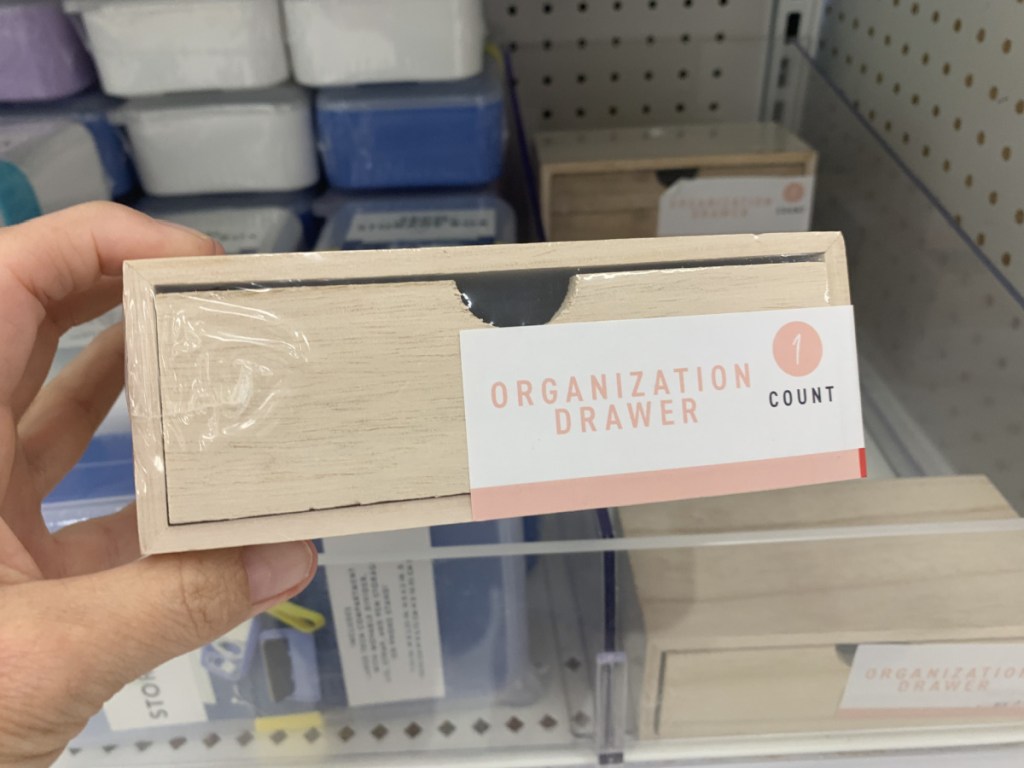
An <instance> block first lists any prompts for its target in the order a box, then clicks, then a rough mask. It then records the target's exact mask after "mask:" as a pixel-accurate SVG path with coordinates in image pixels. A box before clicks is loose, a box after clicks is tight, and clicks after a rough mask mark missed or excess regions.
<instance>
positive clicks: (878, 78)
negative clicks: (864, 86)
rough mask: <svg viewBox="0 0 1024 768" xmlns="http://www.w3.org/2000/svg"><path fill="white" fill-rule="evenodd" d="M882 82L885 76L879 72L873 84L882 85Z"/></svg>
mask: <svg viewBox="0 0 1024 768" xmlns="http://www.w3.org/2000/svg"><path fill="white" fill-rule="evenodd" d="M883 80H885V75H883V74H882V73H881V72H879V73H878V74H877V75H875V82H876V83H878V84H879V85H881V84H882V81H883Z"/></svg>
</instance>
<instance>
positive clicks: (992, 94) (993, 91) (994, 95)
mask: <svg viewBox="0 0 1024 768" xmlns="http://www.w3.org/2000/svg"><path fill="white" fill-rule="evenodd" d="M988 97H989V98H990V99H992V101H995V100H996V99H998V98H999V89H998V88H996V87H995V86H994V85H993V86H992V87H991V88H989V89H988Z"/></svg>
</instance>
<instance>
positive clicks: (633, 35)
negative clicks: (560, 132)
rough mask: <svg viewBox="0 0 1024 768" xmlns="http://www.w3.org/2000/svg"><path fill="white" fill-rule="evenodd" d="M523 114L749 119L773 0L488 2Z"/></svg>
mask: <svg viewBox="0 0 1024 768" xmlns="http://www.w3.org/2000/svg"><path fill="white" fill-rule="evenodd" d="M486 7H487V16H488V24H489V28H490V32H491V35H492V37H493V38H494V39H495V40H496V41H497V42H498V43H500V44H501V45H503V46H505V47H506V48H507V49H508V50H509V51H510V53H511V54H512V55H511V61H512V66H513V69H514V72H515V77H516V82H517V86H518V92H519V98H520V103H521V108H522V112H523V119H524V123H525V125H526V127H527V129H528V130H531V131H532V130H535V129H539V128H544V129H549V128H562V129H565V128H611V127H619V126H635V125H655V124H659V123H666V122H717V121H731V122H736V121H749V120H756V119H758V118H759V116H760V114H761V108H762V97H763V91H764V72H765V67H766V62H767V57H768V52H769V49H770V45H769V32H770V29H771V27H772V20H773V9H774V3H771V2H759V3H741V2H738V0H588V1H587V2H565V1H564V0H557V1H556V0H548V1H547V2H543V1H541V0H527V1H525V2H509V1H507V0H506V1H505V2H498V1H497V0H488V2H487V6H486Z"/></svg>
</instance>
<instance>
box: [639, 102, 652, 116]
mask: <svg viewBox="0 0 1024 768" xmlns="http://www.w3.org/2000/svg"><path fill="white" fill-rule="evenodd" d="M640 111H641V112H642V113H643V114H645V115H649V114H651V105H650V104H644V105H643V106H642V107H640Z"/></svg>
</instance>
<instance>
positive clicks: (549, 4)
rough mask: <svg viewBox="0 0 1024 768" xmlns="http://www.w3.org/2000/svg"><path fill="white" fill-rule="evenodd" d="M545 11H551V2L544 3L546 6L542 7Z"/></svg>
mask: <svg viewBox="0 0 1024 768" xmlns="http://www.w3.org/2000/svg"><path fill="white" fill-rule="evenodd" d="M541 10H543V11H544V13H551V3H544V7H543V8H542V9H541Z"/></svg>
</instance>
